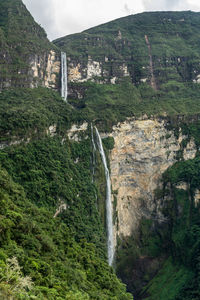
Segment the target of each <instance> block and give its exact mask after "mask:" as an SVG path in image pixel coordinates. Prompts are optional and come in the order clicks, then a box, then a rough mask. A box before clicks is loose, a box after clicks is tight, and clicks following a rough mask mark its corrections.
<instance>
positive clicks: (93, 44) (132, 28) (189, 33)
mask: <svg viewBox="0 0 200 300" xmlns="http://www.w3.org/2000/svg"><path fill="white" fill-rule="evenodd" d="M199 29H200V13H197V12H192V11H181V12H145V13H140V14H136V15H130V16H127V17H123V18H120V19H117V20H114V21H111V22H108V23H105V24H103V25H99V26H96V27H93V28H91V29H88V30H85V31H83V32H81V33H77V34H71V35H68V36H65V37H61V38H59V39H56V40H55V41H54V43H55V44H56V45H58V46H60V47H62V48H63V49H64V50H66V52H67V53H68V55H72V54H73V53H74V51H77V52H80V53H81V54H83V53H85V51H87V54H89V55H90V54H91V55H94V54H95V52H94V50H97V49H98V48H99V50H98V51H97V53H96V56H98V55H100V54H112V55H113V56H115V55H117V54H118V55H119V51H118V50H119V49H120V48H121V49H120V50H123V51H122V52H120V54H121V55H123V54H124V55H126V54H127V55H129V54H133V55H134V54H138V55H140V56H142V55H143V54H146V51H145V53H144V51H142V52H141V48H143V47H144V48H146V47H145V38H144V36H145V35H147V36H148V37H149V39H150V41H151V43H152V53H153V55H156V56H160V54H162V55H163V54H165V55H166V56H167V57H169V56H174V55H178V56H185V55H188V54H190V50H191V49H190V48H192V49H193V50H194V49H196V50H197V49H198V46H199V41H198V40H199V38H198V36H199ZM177 37H178V38H179V39H178V41H179V43H177V42H178V41H177ZM180 41H181V44H180ZM184 41H185V44H184ZM190 42H193V44H191V43H190ZM108 44H109V45H108ZM160 44H162V49H160V47H159V45H160ZM78 46H79V47H78ZM105 46H106V47H105ZM109 46H110V47H109ZM115 47H116V49H115ZM188 48H189V49H188ZM109 50H112V51H110V52H109ZM180 50H181V51H180ZM103 51H104V52H103Z"/></svg>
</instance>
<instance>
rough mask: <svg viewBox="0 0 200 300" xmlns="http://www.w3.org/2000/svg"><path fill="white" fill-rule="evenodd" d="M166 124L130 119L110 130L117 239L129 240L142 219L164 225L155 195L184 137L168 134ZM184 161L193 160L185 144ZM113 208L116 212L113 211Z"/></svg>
mask: <svg viewBox="0 0 200 300" xmlns="http://www.w3.org/2000/svg"><path fill="white" fill-rule="evenodd" d="M167 125H168V124H167V120H166V119H163V118H152V119H148V118H146V117H144V118H141V119H138V120H135V119H129V120H127V121H125V122H123V123H119V124H118V125H117V126H114V127H113V131H112V133H111V134H110V136H112V137H113V138H114V141H115V145H114V148H113V150H112V151H111V153H110V171H111V182H112V190H113V206H114V209H115V210H116V216H117V217H116V220H115V235H116V237H117V236H118V237H120V238H123V237H127V236H131V235H132V234H133V232H134V231H136V230H137V228H138V226H139V222H140V220H141V218H142V217H143V216H145V217H147V218H154V219H157V220H158V221H159V222H163V221H165V220H164V217H163V215H162V213H161V210H160V206H161V203H160V202H159V200H155V197H154V191H155V189H157V188H159V187H160V188H161V187H162V184H161V176H162V174H163V172H164V171H165V170H166V169H167V168H168V167H170V166H172V165H173V164H174V163H175V162H176V160H177V157H178V155H177V154H178V152H179V151H180V150H181V143H182V141H183V140H184V139H186V138H187V137H186V136H183V135H182V133H181V129H180V130H179V137H176V136H175V134H174V131H173V130H169V129H168V126H167ZM183 154H184V155H183V159H190V158H194V157H195V154H196V146H195V144H194V141H193V140H191V141H188V144H187V146H186V148H185V152H184V153H183ZM115 206H116V208H115Z"/></svg>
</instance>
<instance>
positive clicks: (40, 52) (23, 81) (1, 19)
mask: <svg viewBox="0 0 200 300" xmlns="http://www.w3.org/2000/svg"><path fill="white" fill-rule="evenodd" d="M52 51H54V52H55V51H56V47H55V46H53V45H52V44H51V43H50V42H49V40H48V39H47V35H46V33H45V31H44V29H43V28H41V27H40V26H39V25H38V24H37V23H36V22H35V21H34V19H33V17H32V16H31V14H30V13H29V11H28V10H27V9H26V7H25V5H24V4H23V2H22V1H21V0H7V1H5V0H2V1H1V3H0V90H2V89H3V88H6V87H37V86H38V84H40V85H41V84H42V85H46V86H47V85H49V84H50V78H48V77H49V74H48V72H50V71H49V70H48V69H47V68H48V60H52V59H53V60H55V61H56V58H53V56H55V55H57V54H55V53H54V54H53V53H52ZM49 55H50V56H49ZM44 71H45V72H46V74H45V72H44ZM51 85H52V83H51Z"/></svg>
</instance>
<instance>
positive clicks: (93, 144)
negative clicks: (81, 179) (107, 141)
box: [91, 124, 97, 182]
mask: <svg viewBox="0 0 200 300" xmlns="http://www.w3.org/2000/svg"><path fill="white" fill-rule="evenodd" d="M91 137H92V182H94V173H95V152H96V150H97V149H96V146H95V142H94V130H93V125H92V124H91Z"/></svg>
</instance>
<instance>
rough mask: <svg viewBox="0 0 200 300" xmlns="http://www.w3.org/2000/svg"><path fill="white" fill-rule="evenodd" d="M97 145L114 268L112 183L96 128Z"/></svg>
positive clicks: (109, 250)
mask: <svg viewBox="0 0 200 300" xmlns="http://www.w3.org/2000/svg"><path fill="white" fill-rule="evenodd" d="M95 132H96V137H97V145H98V149H99V152H100V155H101V159H102V162H103V165H104V171H105V176H106V221H107V222H106V225H107V249H108V264H109V266H112V264H113V259H114V241H113V218H112V201H111V182H110V173H109V170H108V167H107V161H106V156H105V152H104V149H103V145H102V140H101V137H100V134H99V131H98V129H97V128H96V127H95Z"/></svg>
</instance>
